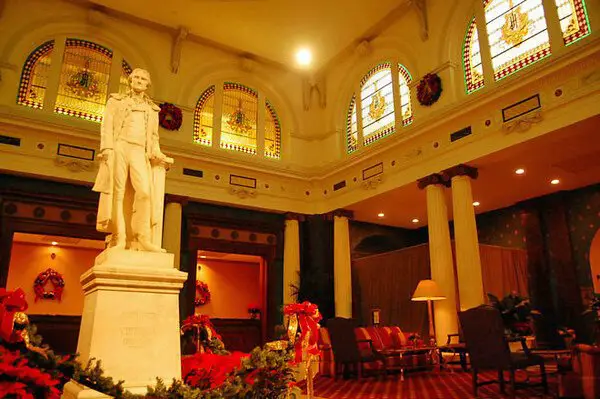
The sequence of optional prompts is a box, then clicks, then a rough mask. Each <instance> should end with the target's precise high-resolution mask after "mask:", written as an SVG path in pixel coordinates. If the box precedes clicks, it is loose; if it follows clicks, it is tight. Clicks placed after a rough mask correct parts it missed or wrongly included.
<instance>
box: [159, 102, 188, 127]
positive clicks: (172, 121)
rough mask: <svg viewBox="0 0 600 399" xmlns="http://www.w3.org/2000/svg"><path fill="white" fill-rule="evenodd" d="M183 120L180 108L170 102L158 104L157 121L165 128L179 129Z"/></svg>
mask: <svg viewBox="0 0 600 399" xmlns="http://www.w3.org/2000/svg"><path fill="white" fill-rule="evenodd" d="M182 121H183V114H182V113H181V109H180V108H178V107H177V106H175V105H174V104H171V103H162V104H160V112H159V113H158V123H159V124H160V126H161V127H163V128H165V129H167V130H179V128H180V127H181V123H182Z"/></svg>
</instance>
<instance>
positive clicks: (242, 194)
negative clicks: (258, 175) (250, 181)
mask: <svg viewBox="0 0 600 399" xmlns="http://www.w3.org/2000/svg"><path fill="white" fill-rule="evenodd" d="M229 194H231V195H237V196H238V198H241V199H246V198H255V197H256V195H257V194H258V193H257V192H256V190H249V189H246V188H238V187H231V188H229Z"/></svg>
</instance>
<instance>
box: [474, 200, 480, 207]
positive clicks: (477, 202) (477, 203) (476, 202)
mask: <svg viewBox="0 0 600 399" xmlns="http://www.w3.org/2000/svg"><path fill="white" fill-rule="evenodd" d="M479 205H481V203H480V202H479V201H475V202H473V206H479Z"/></svg>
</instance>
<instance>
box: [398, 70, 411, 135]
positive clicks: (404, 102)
mask: <svg viewBox="0 0 600 399" xmlns="http://www.w3.org/2000/svg"><path fill="white" fill-rule="evenodd" d="M398 70H399V74H398V82H399V83H400V109H401V112H402V125H403V126H406V125H410V124H411V123H412V121H413V114H412V106H411V103H410V88H409V87H408V85H409V84H410V83H411V82H412V76H410V72H408V69H406V67H405V66H404V65H402V64H398Z"/></svg>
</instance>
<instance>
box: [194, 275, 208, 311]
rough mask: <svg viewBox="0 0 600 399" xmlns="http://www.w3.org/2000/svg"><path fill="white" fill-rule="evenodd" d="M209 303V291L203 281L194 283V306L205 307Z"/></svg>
mask: <svg viewBox="0 0 600 399" xmlns="http://www.w3.org/2000/svg"><path fill="white" fill-rule="evenodd" d="M209 302H210V290H209V289H208V284H206V283H205V282H204V281H200V280H198V281H196V299H195V300H194V304H195V305H196V306H202V305H206V304H207V303H209Z"/></svg>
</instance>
